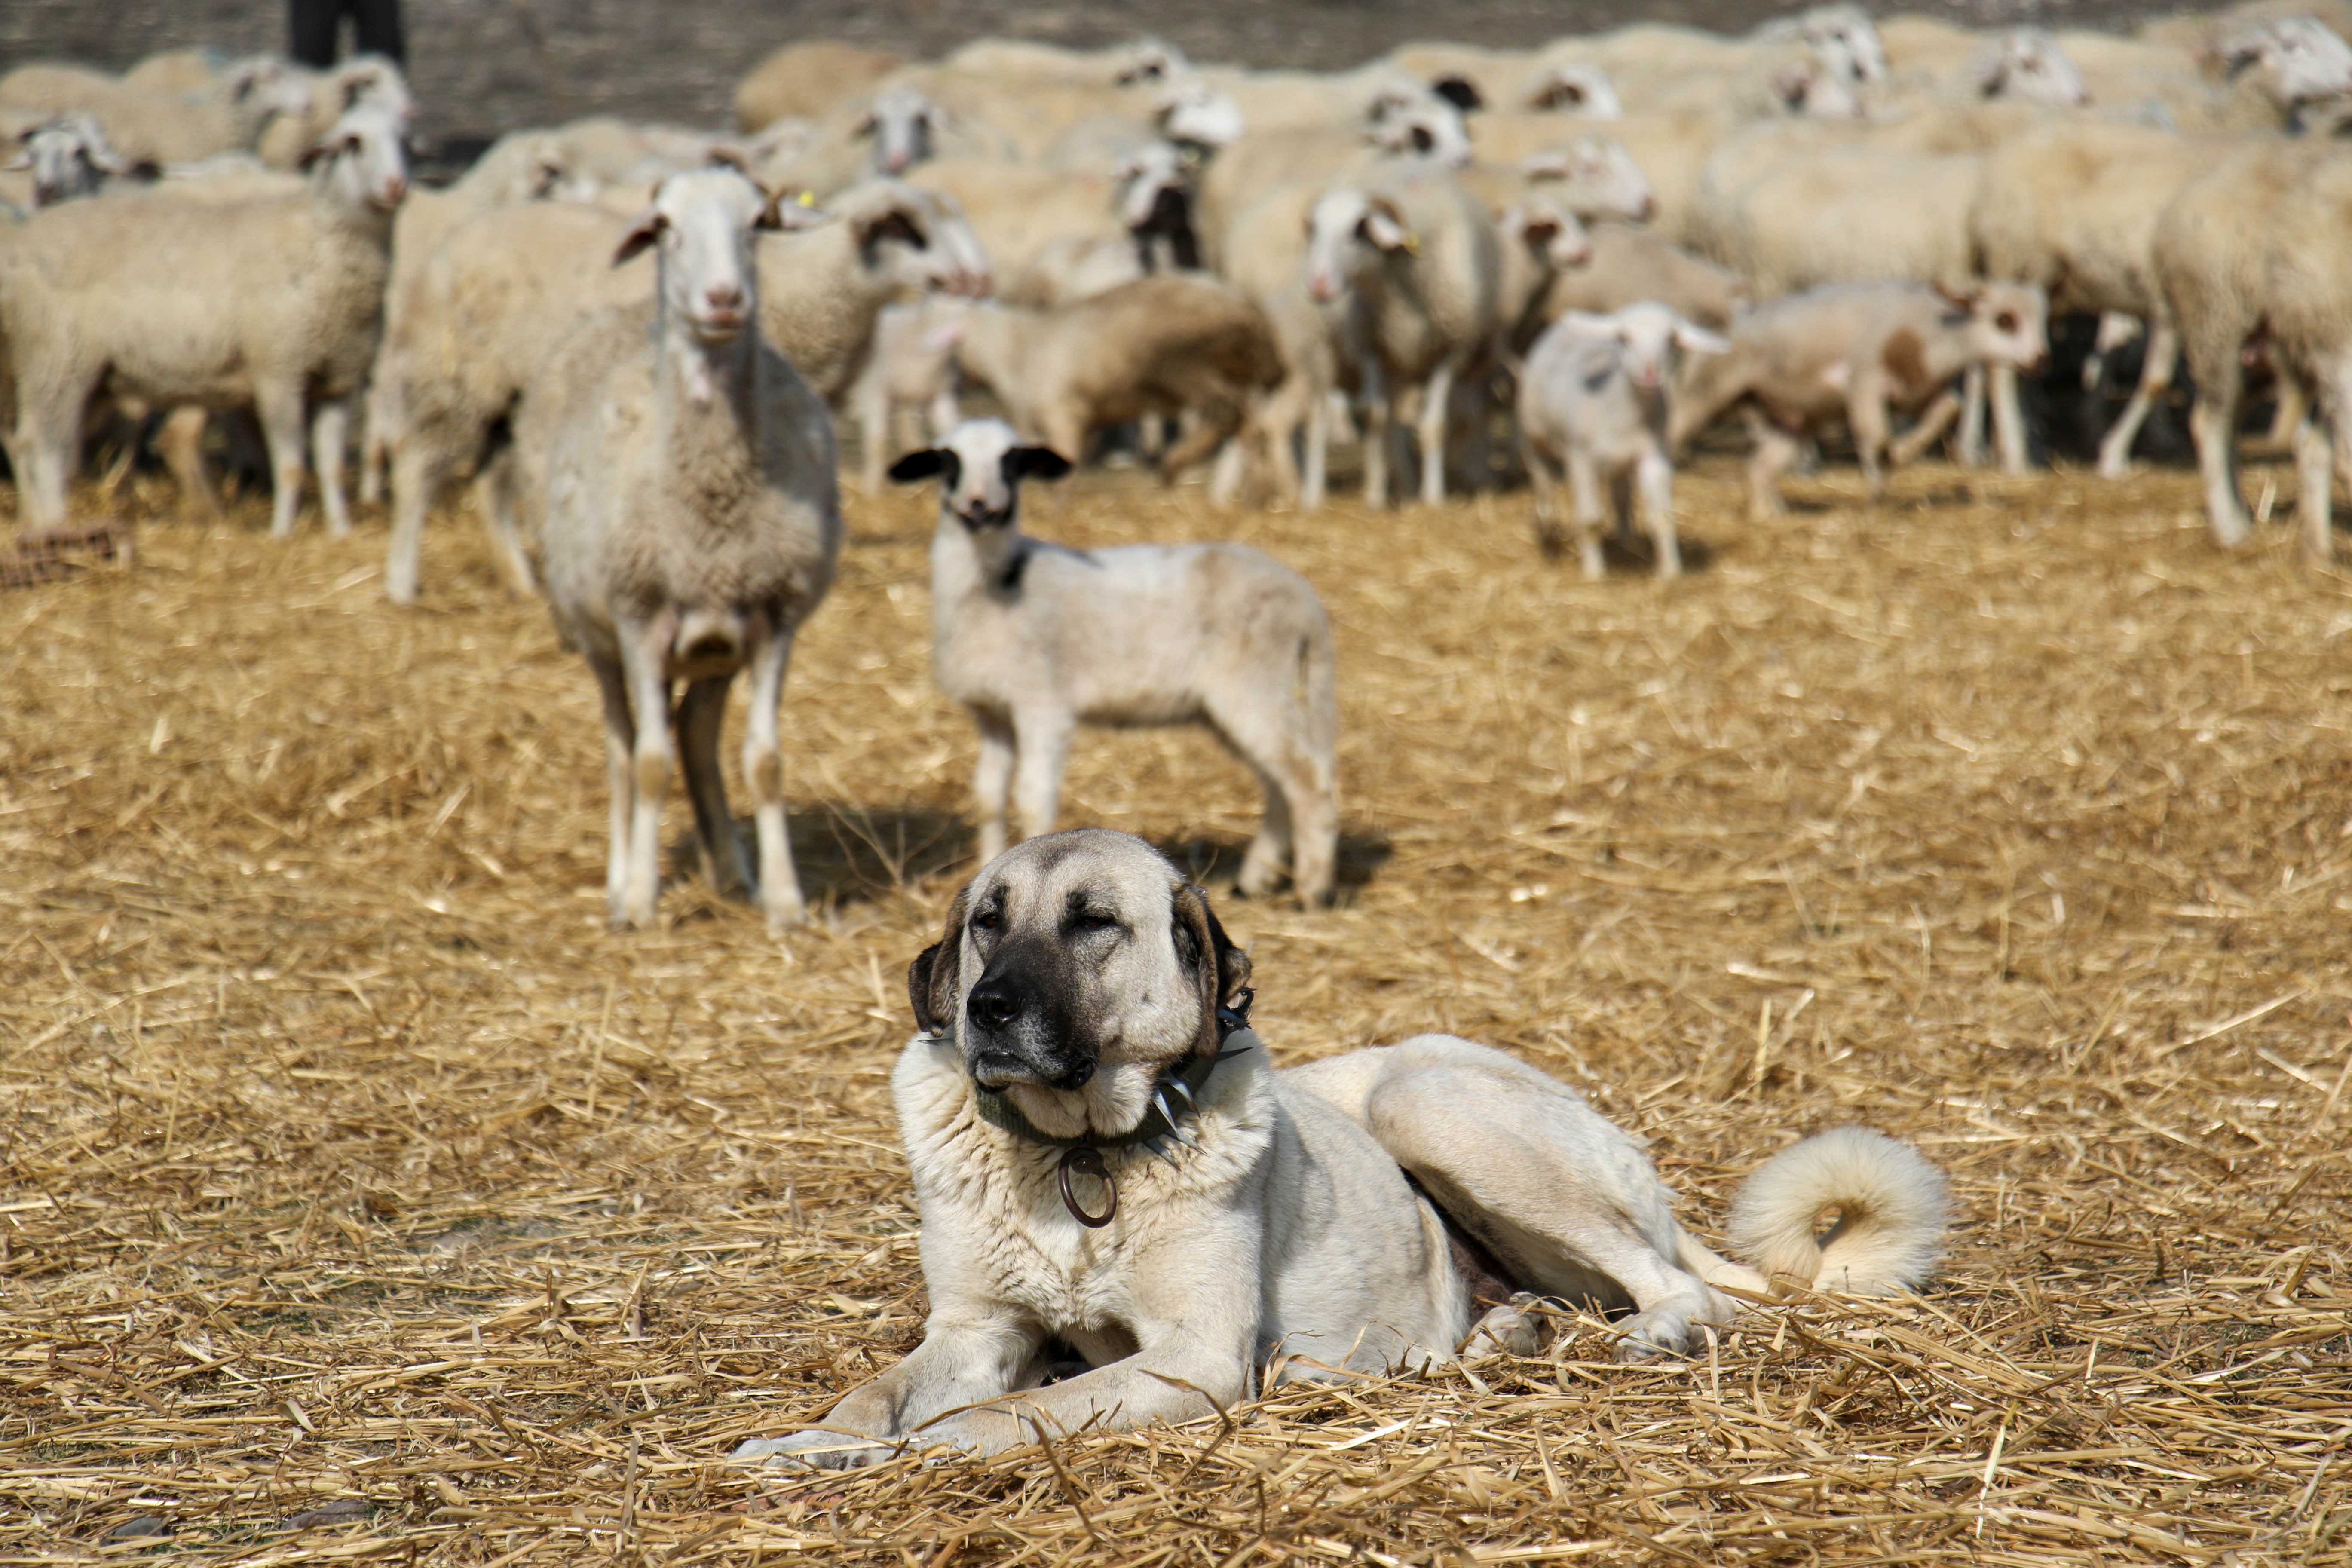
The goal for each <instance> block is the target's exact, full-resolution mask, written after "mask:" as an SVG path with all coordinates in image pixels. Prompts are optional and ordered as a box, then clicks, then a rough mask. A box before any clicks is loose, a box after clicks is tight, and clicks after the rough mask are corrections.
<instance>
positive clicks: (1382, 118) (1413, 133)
mask: <svg viewBox="0 0 2352 1568" xmlns="http://www.w3.org/2000/svg"><path fill="white" fill-rule="evenodd" d="M1365 139H1366V140H1367V141H1369V142H1371V144H1372V145H1373V146H1375V147H1378V148H1379V149H1381V151H1382V152H1384V153H1395V154H1396V155H1397V156H1399V157H1402V158H1421V159H1425V160H1427V161H1428V162H1429V163H1434V164H1435V165H1437V166H1438V167H1439V168H1442V169H1458V168H1461V167H1462V166H1463V165H1464V164H1465V163H1468V162H1470V131H1469V128H1468V127H1467V126H1465V124H1464V123H1463V121H1462V111H1461V110H1458V109H1456V108H1454V105H1452V104H1450V103H1448V102H1446V101H1445V100H1444V99H1442V98H1438V97H1435V96H1431V97H1429V98H1426V99H1423V100H1416V101H1414V102H1412V103H1406V104H1401V105H1391V104H1389V103H1387V102H1386V101H1385V100H1384V101H1383V103H1382V106H1381V109H1380V110H1378V111H1377V112H1376V113H1375V115H1374V116H1373V119H1372V124H1371V129H1370V130H1369V131H1367V132H1365Z"/></svg>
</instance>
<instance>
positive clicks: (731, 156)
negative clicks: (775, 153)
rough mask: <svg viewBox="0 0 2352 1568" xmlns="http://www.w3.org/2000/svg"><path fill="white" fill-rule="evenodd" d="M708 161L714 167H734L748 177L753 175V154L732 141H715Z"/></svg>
mask: <svg viewBox="0 0 2352 1568" xmlns="http://www.w3.org/2000/svg"><path fill="white" fill-rule="evenodd" d="M708 161H709V165H710V166H711V167H712V168H714V169H732V170H734V171H735V172H736V173H737V174H741V175H742V176H744V177H745V178H746V179H749V178H750V177H751V154H750V153H746V152H744V151H743V149H742V148H740V147H738V146H737V145H735V143H734V142H712V143H711V144H710V152H709V155H708Z"/></svg>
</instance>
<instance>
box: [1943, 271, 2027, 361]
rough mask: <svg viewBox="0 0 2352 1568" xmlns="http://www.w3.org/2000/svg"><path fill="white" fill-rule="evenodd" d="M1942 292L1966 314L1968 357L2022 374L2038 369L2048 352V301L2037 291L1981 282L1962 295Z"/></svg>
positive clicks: (2012, 284)
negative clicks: (1967, 319)
mask: <svg viewBox="0 0 2352 1568" xmlns="http://www.w3.org/2000/svg"><path fill="white" fill-rule="evenodd" d="M1944 292H1945V297H1946V298H1947V299H1948V300H1950V301H1951V302H1952V303H1953V304H1954V305H1956V306H1958V307H1960V308H1961V309H1963V310H1967V311H1968V313H1969V328H1968V335H1969V357H1970V358H1972V359H1983V360H1990V361H1992V362H1993V363H1999V364H2013V365H2015V366H2017V367H2018V369H2020V370H2023V371H2035V370H2039V369H2041V368H2042V359H2043V357H2044V356H2045V355H2046V354H2048V353H2049V352H2050V300H2049V296H2047V295H2045V294H2044V293H2042V290H2041V289H2037V288H2034V287H2033V286H2032V285H2031V284H2023V283H1985V284H1980V285H1979V286H1978V287H1977V288H1975V289H1970V290H1969V291H1968V292H1966V293H1958V294H1956V293H1952V292H1950V291H1948V290H1947V291H1944Z"/></svg>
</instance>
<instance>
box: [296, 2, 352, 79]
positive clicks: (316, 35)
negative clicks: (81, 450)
mask: <svg viewBox="0 0 2352 1568" xmlns="http://www.w3.org/2000/svg"><path fill="white" fill-rule="evenodd" d="M344 3H345V0H288V4H287V7H286V52H287V54H288V55H289V56H291V57H292V58H293V60H294V62H295V64H297V65H305V66H309V67H310V68H311V69H313V70H325V69H326V68H328V67H329V66H331V65H333V64H334V63H335V43H336V35H337V34H338V33H339V32H341V30H342V22H343V5H344Z"/></svg>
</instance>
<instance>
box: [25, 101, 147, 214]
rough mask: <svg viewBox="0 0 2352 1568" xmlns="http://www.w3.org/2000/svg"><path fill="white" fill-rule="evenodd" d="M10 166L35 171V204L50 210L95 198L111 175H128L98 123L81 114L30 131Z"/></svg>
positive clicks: (33, 174)
mask: <svg viewBox="0 0 2352 1568" xmlns="http://www.w3.org/2000/svg"><path fill="white" fill-rule="evenodd" d="M8 167H10V168H12V169H26V170H29V171H31V173H32V176H33V205H35V206H37V207H46V206H54V205H56V204H58V202H67V201H71V200H73V199H74V198H75V197H76V196H87V195H92V194H93V193H95V192H96V191H97V189H98V187H99V185H100V184H101V183H102V182H103V180H104V179H105V177H106V176H107V175H108V174H121V173H124V172H125V168H126V165H125V164H124V163H123V162H122V160H121V158H120V157H118V156H116V154H115V152H114V149H113V148H112V147H111V146H110V145H109V144H108V143H107V140H106V133H105V132H102V131H100V129H99V128H98V122H97V121H94V120H91V119H90V118H89V116H87V115H79V114H77V115H68V116H67V117H65V118H63V119H60V120H54V121H50V122H49V123H48V124H47V125H42V126H37V127H36V128H34V129H33V130H31V131H28V132H26V133H25V142H24V148H23V150H22V151H21V152H20V153H17V155H16V158H15V159H14V160H12V161H11V162H10V163H9V164H8Z"/></svg>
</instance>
